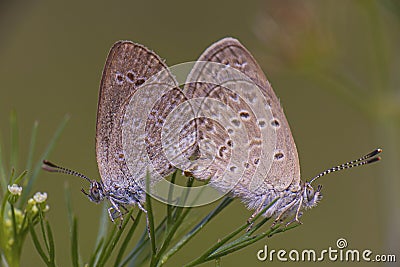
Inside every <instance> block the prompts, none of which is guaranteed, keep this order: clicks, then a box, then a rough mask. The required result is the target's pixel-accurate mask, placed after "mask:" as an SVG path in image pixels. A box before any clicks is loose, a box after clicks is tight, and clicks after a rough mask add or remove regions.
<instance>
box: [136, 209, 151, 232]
mask: <svg viewBox="0 0 400 267" xmlns="http://www.w3.org/2000/svg"><path fill="white" fill-rule="evenodd" d="M137 205H138V207H139V209H140V210H141V211H143V212H144V213H145V214H146V226H147V233H148V234H149V238H151V236H150V222H149V216H148V214H147V210H146V209H145V208H144V207H143V206H142V204H140V203H139V202H138V203H137Z"/></svg>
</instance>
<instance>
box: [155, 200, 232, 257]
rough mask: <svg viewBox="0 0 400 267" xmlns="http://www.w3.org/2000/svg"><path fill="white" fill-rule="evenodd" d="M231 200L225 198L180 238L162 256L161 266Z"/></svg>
mask: <svg viewBox="0 0 400 267" xmlns="http://www.w3.org/2000/svg"><path fill="white" fill-rule="evenodd" d="M232 201H233V199H232V198H230V197H225V198H224V199H223V200H222V201H221V202H220V203H219V205H218V206H217V207H216V208H215V209H214V210H212V211H211V212H210V213H208V214H207V216H205V217H204V218H203V219H202V220H201V221H200V222H199V223H198V224H197V225H196V226H195V227H193V229H192V230H190V231H189V232H188V233H187V234H186V235H185V236H184V237H183V238H181V239H180V240H179V241H178V242H177V243H176V244H175V245H174V246H173V247H172V248H171V249H170V250H169V251H167V253H165V254H164V255H163V256H162V259H161V264H164V263H165V262H166V261H167V260H168V258H170V257H171V256H172V255H174V254H175V253H176V252H177V251H178V250H179V249H181V248H182V247H183V246H184V245H185V244H186V243H187V242H188V241H189V240H190V239H192V238H193V237H194V236H195V235H196V234H197V233H198V232H199V231H200V230H201V229H203V227H204V226H205V225H206V224H207V223H209V222H210V221H211V220H212V219H213V218H214V217H215V216H216V215H217V214H219V213H220V212H221V211H222V210H223V209H224V208H226V207H227V206H228V205H229V204H230V203H232Z"/></svg>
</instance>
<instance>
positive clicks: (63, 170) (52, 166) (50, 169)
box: [42, 160, 92, 183]
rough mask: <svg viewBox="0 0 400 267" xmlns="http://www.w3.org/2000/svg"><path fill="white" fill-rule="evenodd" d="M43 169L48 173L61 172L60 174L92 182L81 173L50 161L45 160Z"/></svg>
mask: <svg viewBox="0 0 400 267" xmlns="http://www.w3.org/2000/svg"><path fill="white" fill-rule="evenodd" d="M42 169H43V170H45V171H48V172H59V173H65V174H69V175H73V176H78V177H81V178H83V179H85V180H87V181H88V182H89V183H91V182H92V181H91V180H90V178H89V177H87V176H86V175H84V174H82V173H79V172H76V171H73V170H70V169H67V168H64V167H60V166H57V165H56V164H54V163H51V162H50V161H47V160H43V165H42Z"/></svg>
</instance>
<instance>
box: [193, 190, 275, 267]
mask: <svg viewBox="0 0 400 267" xmlns="http://www.w3.org/2000/svg"><path fill="white" fill-rule="evenodd" d="M278 199H279V198H277V199H275V200H274V201H272V202H271V203H270V204H269V205H268V206H266V207H265V208H264V209H262V210H261V211H260V213H259V214H257V215H256V216H255V217H254V218H253V219H252V220H250V223H253V222H254V221H255V220H257V219H258V218H259V217H260V216H261V215H262V214H263V213H265V212H266V211H267V210H268V209H269V208H270V207H271V206H272V205H273V204H275V202H276V201H277V200H278ZM247 227H249V224H248V223H247V222H246V223H244V224H243V225H242V226H240V227H238V228H237V229H236V230H234V231H233V232H232V233H230V234H229V235H227V236H225V237H224V238H223V239H221V240H220V241H219V242H218V243H217V244H215V245H214V246H212V247H210V248H209V249H208V250H206V251H205V252H204V253H203V254H202V255H201V256H199V257H198V258H197V259H194V260H193V261H191V262H190V263H188V265H187V266H195V265H198V264H200V263H202V262H205V261H209V260H211V259H210V258H209V257H210V255H211V254H212V253H214V252H215V251H217V250H218V249H220V248H221V247H222V246H223V245H224V244H226V243H227V242H228V241H229V240H231V239H232V238H233V237H235V236H236V235H238V234H239V233H240V232H241V231H243V230H244V229H246V228H247ZM245 236H246V234H245ZM246 237H247V236H246ZM241 238H244V237H241Z"/></svg>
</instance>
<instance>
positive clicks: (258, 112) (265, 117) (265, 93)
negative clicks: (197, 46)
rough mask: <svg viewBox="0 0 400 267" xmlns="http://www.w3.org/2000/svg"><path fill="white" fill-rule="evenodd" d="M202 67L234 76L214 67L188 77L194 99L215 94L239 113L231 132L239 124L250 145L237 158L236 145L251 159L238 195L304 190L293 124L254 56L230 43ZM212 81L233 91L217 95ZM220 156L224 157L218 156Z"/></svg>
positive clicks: (216, 47) (213, 50)
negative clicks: (297, 187) (299, 187)
mask: <svg viewBox="0 0 400 267" xmlns="http://www.w3.org/2000/svg"><path fill="white" fill-rule="evenodd" d="M198 62H215V63H221V64H223V65H224V66H226V67H227V69H228V70H230V71H231V72H229V71H227V70H224V69H223V68H222V69H221V68H219V67H217V68H216V69H218V71H215V70H214V69H213V68H211V69H210V68H208V65H209V63H197V64H196V66H195V67H194V68H193V70H192V72H191V74H190V76H189V78H188V80H189V81H188V83H187V86H186V88H185V90H186V91H185V93H186V94H187V95H188V97H189V98H196V97H199V96H205V95H207V94H208V95H212V93H210V92H211V91H214V95H215V97H217V98H220V99H221V98H226V99H228V102H229V103H228V102H226V103H227V104H228V105H229V107H230V108H231V109H232V110H233V111H234V113H236V114H235V117H231V119H230V122H231V123H233V124H234V125H233V127H231V126H229V125H228V126H227V127H225V130H227V131H229V128H228V127H231V128H232V129H234V130H235V124H238V125H240V127H242V128H243V130H245V132H246V134H247V141H245V143H243V144H235V142H234V143H233V148H232V153H235V145H236V146H237V147H236V148H237V149H238V151H237V153H239V154H241V155H242V157H247V160H245V161H244V162H242V164H244V166H245V170H244V174H243V177H242V180H241V181H239V185H238V186H237V187H236V189H234V190H233V193H234V194H237V195H240V194H247V192H248V190H250V191H251V192H255V193H259V192H264V190H265V189H267V188H269V189H270V188H274V189H276V190H284V189H286V188H287V187H288V186H289V185H290V184H294V185H298V184H299V182H300V165H299V159H298V154H297V149H296V145H295V142H294V139H293V136H292V134H291V131H290V128H289V124H288V122H287V120H286V117H285V114H284V112H283V109H282V107H281V106H280V103H279V100H278V98H277V97H276V95H275V93H274V91H273V89H272V87H271V85H270V84H269V82H268V80H267V79H266V77H265V75H264V73H263V71H262V69H261V68H260V66H259V65H258V63H257V62H256V60H255V59H254V58H253V56H252V55H251V54H250V52H249V51H248V50H247V49H246V48H245V47H244V46H243V45H242V44H241V43H240V42H239V41H238V40H236V39H233V38H225V39H222V40H220V41H218V42H216V43H214V44H213V45H211V46H210V47H209V48H208V49H207V50H206V51H205V52H204V53H203V54H202V55H201V56H200V58H199V59H198ZM232 69H234V70H238V71H240V72H241V73H242V74H244V75H245V76H246V77H245V78H243V77H241V76H240V75H239V78H238V75H237V74H235V73H233V74H232ZM210 77H211V79H213V80H214V81H217V83H218V84H220V85H222V87H224V88H229V89H230V90H225V92H222V91H221V90H220V91H219V92H217V91H216V89H211V88H212V87H215V86H213V85H210V83H207V82H204V81H203V80H204V79H205V78H207V79H210ZM249 81H250V82H253V83H254V84H256V85H257V87H258V88H259V91H261V94H258V92H257V90H255V89H254V86H248V85H247V84H248V83H249ZM232 88H233V89H232ZM232 90H233V91H234V92H233V94H232V92H231V91H232ZM229 92H230V93H229ZM235 93H237V94H238V95H235ZM224 94H225V95H226V96H223V95H224ZM237 99H239V101H237ZM235 100H236V101H235ZM240 101H242V103H241V102H240ZM261 103H263V104H261ZM260 104H261V105H260ZM200 109H201V110H202V108H200ZM235 122H236V123H235ZM236 129H238V127H236ZM198 131H200V133H198V135H199V136H201V135H202V133H201V132H205V133H206V132H207V131H205V130H203V129H202V128H201V127H199V129H198ZM231 132H232V131H231ZM260 132H261V139H260ZM210 138H212V137H211V136H210ZM260 142H261V144H260ZM220 145H222V144H220ZM215 155H216V157H218V153H215ZM220 162H227V160H225V161H224V160H222V161H221V160H220ZM232 167H235V166H230V167H229V166H228V169H227V170H229V169H232ZM236 167H241V166H236ZM233 169H234V168H233ZM246 169H247V170H246Z"/></svg>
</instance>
